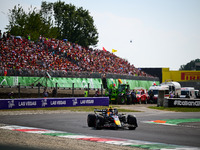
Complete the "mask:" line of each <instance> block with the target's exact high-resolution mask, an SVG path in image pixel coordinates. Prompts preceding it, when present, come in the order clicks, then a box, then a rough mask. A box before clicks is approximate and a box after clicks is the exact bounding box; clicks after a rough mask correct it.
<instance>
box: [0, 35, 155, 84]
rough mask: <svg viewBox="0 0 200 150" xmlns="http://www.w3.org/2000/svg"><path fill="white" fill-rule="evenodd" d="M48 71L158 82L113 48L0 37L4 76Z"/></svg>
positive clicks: (0, 73)
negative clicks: (113, 50) (109, 49)
mask: <svg viewBox="0 0 200 150" xmlns="http://www.w3.org/2000/svg"><path fill="white" fill-rule="evenodd" d="M47 73H48V75H49V76H51V77H65V78H101V74H102V73H103V74H106V75H107V78H113V79H117V78H121V79H130V80H151V81H158V78H156V77H153V76H151V75H149V74H147V73H145V72H144V71H141V70H140V69H137V68H136V67H135V66H134V65H131V64H130V63H129V62H128V61H127V60H125V59H122V58H120V57H117V56H116V55H115V54H113V53H111V52H109V51H103V50H99V49H91V48H84V47H82V46H80V45H78V44H75V43H71V42H69V41H64V40H57V39H50V38H46V37H42V36H40V37H39V38H38V41H36V42H35V41H30V40H28V39H26V38H21V37H20V36H12V35H9V36H4V37H3V38H2V39H1V40H0V76H1V77H2V76H4V77H5V76H9V77H10V76H19V77H44V76H46V74H47ZM58 85H59V84H58ZM44 86H45V85H44ZM54 87H55V86H54Z"/></svg>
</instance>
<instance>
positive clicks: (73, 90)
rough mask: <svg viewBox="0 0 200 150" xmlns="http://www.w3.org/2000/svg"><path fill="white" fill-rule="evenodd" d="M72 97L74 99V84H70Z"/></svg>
mask: <svg viewBox="0 0 200 150" xmlns="http://www.w3.org/2000/svg"><path fill="white" fill-rule="evenodd" d="M72 97H74V83H72Z"/></svg>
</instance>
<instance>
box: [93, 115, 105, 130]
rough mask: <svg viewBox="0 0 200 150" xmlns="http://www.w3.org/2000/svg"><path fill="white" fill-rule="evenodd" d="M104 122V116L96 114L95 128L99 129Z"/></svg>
mask: <svg viewBox="0 0 200 150" xmlns="http://www.w3.org/2000/svg"><path fill="white" fill-rule="evenodd" d="M103 124H104V118H103V117H101V116H97V117H96V120H95V128H96V129H97V130H100V129H101V128H102V127H103Z"/></svg>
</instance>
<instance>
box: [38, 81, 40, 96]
mask: <svg viewBox="0 0 200 150" xmlns="http://www.w3.org/2000/svg"><path fill="white" fill-rule="evenodd" d="M38 97H40V82H38Z"/></svg>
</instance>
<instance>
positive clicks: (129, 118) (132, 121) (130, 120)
mask: <svg viewBox="0 0 200 150" xmlns="http://www.w3.org/2000/svg"><path fill="white" fill-rule="evenodd" d="M127 123H128V124H129V127H128V128H129V130H135V129H136V128H137V127H138V125H137V119H136V118H135V117H134V116H132V115H128V116H127Z"/></svg>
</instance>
